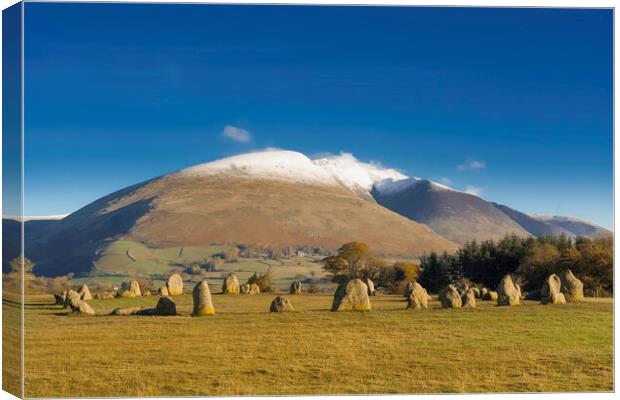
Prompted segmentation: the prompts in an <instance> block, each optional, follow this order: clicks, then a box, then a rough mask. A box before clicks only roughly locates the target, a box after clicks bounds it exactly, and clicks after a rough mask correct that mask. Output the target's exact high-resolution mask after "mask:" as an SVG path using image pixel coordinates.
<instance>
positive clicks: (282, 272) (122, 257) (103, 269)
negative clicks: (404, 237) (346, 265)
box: [71, 240, 326, 287]
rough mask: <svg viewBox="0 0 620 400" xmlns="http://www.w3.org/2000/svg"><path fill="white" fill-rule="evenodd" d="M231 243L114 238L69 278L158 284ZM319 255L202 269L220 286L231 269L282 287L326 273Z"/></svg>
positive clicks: (78, 281) (76, 281)
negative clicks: (164, 244)
mask: <svg viewBox="0 0 620 400" xmlns="http://www.w3.org/2000/svg"><path fill="white" fill-rule="evenodd" d="M230 247H232V246H231V245H206V246H186V247H169V248H162V249H158V248H151V247H147V246H146V245H144V244H142V243H138V242H134V241H128V240H117V241H114V242H111V243H110V244H108V245H107V246H106V247H104V248H103V249H101V250H100V251H99V252H98V258H97V260H96V261H95V262H94V268H93V271H92V273H90V274H89V275H88V276H83V277H79V278H74V279H72V281H71V283H72V284H73V285H81V284H82V283H87V284H89V285H112V286H120V284H121V283H122V282H126V281H128V280H130V279H133V278H148V279H151V280H153V281H154V282H155V284H156V285H157V286H160V285H161V284H162V283H163V282H164V278H163V277H166V276H168V275H170V273H171V271H172V270H173V269H174V268H175V267H178V266H180V265H189V264H192V263H201V262H204V261H205V260H209V259H210V258H211V257H213V256H215V255H217V254H219V253H223V252H225V251H226V250H227V249H229V248H230ZM321 259H322V257H311V256H304V257H291V258H282V259H272V258H238V259H237V260H231V261H227V262H225V263H224V264H223V265H222V266H220V267H218V268H217V270H216V271H211V272H205V273H204V277H205V278H207V279H209V282H210V283H211V284H212V285H215V286H220V285H221V283H222V280H223V278H224V276H226V274H228V273H229V272H235V274H236V275H237V276H238V277H239V280H240V281H241V282H245V281H247V279H248V278H249V277H251V276H252V275H254V274H255V273H258V274H261V273H265V272H269V274H270V276H271V278H272V282H273V284H274V285H275V286H276V287H285V286H288V285H290V284H291V282H293V281H294V280H304V279H308V278H310V279H320V278H322V277H325V276H326V273H325V272H324V271H323V270H322V266H323V264H322V263H321V262H320V260H321Z"/></svg>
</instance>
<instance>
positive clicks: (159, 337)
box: [4, 294, 613, 397]
mask: <svg viewBox="0 0 620 400" xmlns="http://www.w3.org/2000/svg"><path fill="white" fill-rule="evenodd" d="M273 297H274V295H268V294H263V295H259V296H247V295H246V296H244V295H238V296H231V295H228V296H224V295H214V296H213V301H214V304H215V306H216V310H217V312H218V314H217V315H215V316H212V317H202V318H192V317H190V316H189V312H190V311H191V299H190V297H189V296H182V297H177V298H175V300H176V301H177V304H178V306H179V307H178V308H179V312H180V314H181V315H180V316H177V317H137V316H124V317H120V316H118V317H111V316H96V317H85V316H77V315H66V314H65V311H64V310H62V309H61V308H60V307H58V306H53V305H51V303H52V299H51V297H45V296H41V297H32V298H29V299H28V300H27V307H26V323H25V324H26V336H25V346H26V360H25V368H26V396H27V397H42V396H45V397H67V396H73V397H87V396H155V395H158V396H173V395H174V396H180V395H258V394H274V395H275V394H306V393H312V394H333V393H429V392H506V391H583V390H594V391H601V390H603V391H610V390H613V365H612V354H613V313H612V303H611V301H589V302H587V303H585V304H571V305H566V306H542V305H539V304H537V303H534V302H526V304H524V305H522V306H519V307H511V308H508V307H495V306H494V305H492V304H491V303H490V302H484V303H482V304H479V308H478V309H474V310H442V309H439V308H438V307H439V305H438V303H437V302H436V301H433V302H432V307H433V308H432V309H431V310H428V311H425V312H413V311H409V310H405V309H404V307H405V302H404V300H403V299H402V298H401V297H397V296H385V297H377V298H374V299H373V307H374V309H373V311H372V312H370V313H353V312H342V313H331V312H329V311H327V309H328V308H329V306H330V304H331V296H325V295H302V296H291V300H292V302H293V305H294V306H295V309H296V312H295V313H290V314H282V315H274V314H269V313H267V312H266V311H267V310H268V306H269V303H270V301H271V300H272V298H273ZM156 301H157V298H156V297H144V298H138V299H114V300H105V301H103V300H102V301H92V302H91V304H92V305H93V307H94V308H95V309H96V310H97V312H101V313H104V312H108V311H110V310H111V309H112V308H114V307H118V306H129V305H139V304H142V305H148V306H152V305H153V304H154V303H155V302H156ZM4 307H5V312H6V309H7V307H10V306H9V305H8V304H6V303H5V304H4ZM5 329H6V328H5Z"/></svg>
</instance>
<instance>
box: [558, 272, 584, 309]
mask: <svg viewBox="0 0 620 400" xmlns="http://www.w3.org/2000/svg"><path fill="white" fill-rule="evenodd" d="M560 280H561V281H562V289H561V290H562V293H564V297H565V298H566V301H568V302H570V303H576V302H581V301H583V300H584V298H583V283H582V282H581V281H580V280H579V279H577V277H576V276H575V275H573V273H572V272H571V270H570V269H567V270H566V271H563V272H562V273H561V274H560Z"/></svg>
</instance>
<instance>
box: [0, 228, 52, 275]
mask: <svg viewBox="0 0 620 400" xmlns="http://www.w3.org/2000/svg"><path fill="white" fill-rule="evenodd" d="M57 223H58V219H57V218H51V219H45V218H42V219H33V220H26V221H25V222H24V242H25V243H26V244H29V243H31V242H33V241H36V240H39V239H40V238H41V237H42V236H45V235H46V232H47V229H49V228H50V227H52V226H53V225H54V224H57ZM20 225H21V224H20V223H19V222H18V221H17V220H16V219H11V218H3V219H2V273H7V272H9V271H10V270H11V267H10V265H9V263H10V261H11V260H12V259H14V258H15V257H18V256H19V255H20V248H21V229H20Z"/></svg>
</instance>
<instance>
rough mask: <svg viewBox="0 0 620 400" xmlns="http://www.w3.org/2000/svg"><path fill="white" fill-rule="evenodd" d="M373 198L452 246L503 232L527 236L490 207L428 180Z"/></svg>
mask: <svg viewBox="0 0 620 400" xmlns="http://www.w3.org/2000/svg"><path fill="white" fill-rule="evenodd" d="M373 195H374V197H375V199H376V200H377V202H378V203H379V204H381V205H382V206H384V207H386V208H388V209H390V210H392V211H395V212H397V213H399V214H401V215H404V216H406V217H407V218H410V219H412V220H414V221H417V222H420V223H423V224H426V225H428V226H429V227H430V228H431V229H433V230H434V231H435V232H437V233H439V234H440V235H442V236H444V237H446V238H447V239H450V240H452V241H454V242H456V243H465V242H467V241H470V240H472V239H475V240H486V239H499V238H501V237H503V236H504V235H505V234H507V233H516V234H518V235H528V232H527V231H525V229H523V228H522V227H521V226H520V225H519V224H517V223H516V222H515V221H513V220H512V219H511V218H509V217H508V216H507V215H506V214H504V213H503V212H502V211H500V210H499V209H497V207H495V206H494V205H493V204H491V203H489V202H487V201H485V200H483V199H481V198H480V197H477V196H474V195H471V194H468V193H463V192H459V191H456V190H452V189H450V188H447V187H445V186H443V185H439V184H436V183H434V182H431V181H428V180H424V179H422V180H419V181H417V182H414V183H413V184H411V185H409V186H404V187H403V188H401V189H400V190H396V191H387V192H385V191H380V190H375V191H374V192H373Z"/></svg>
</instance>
